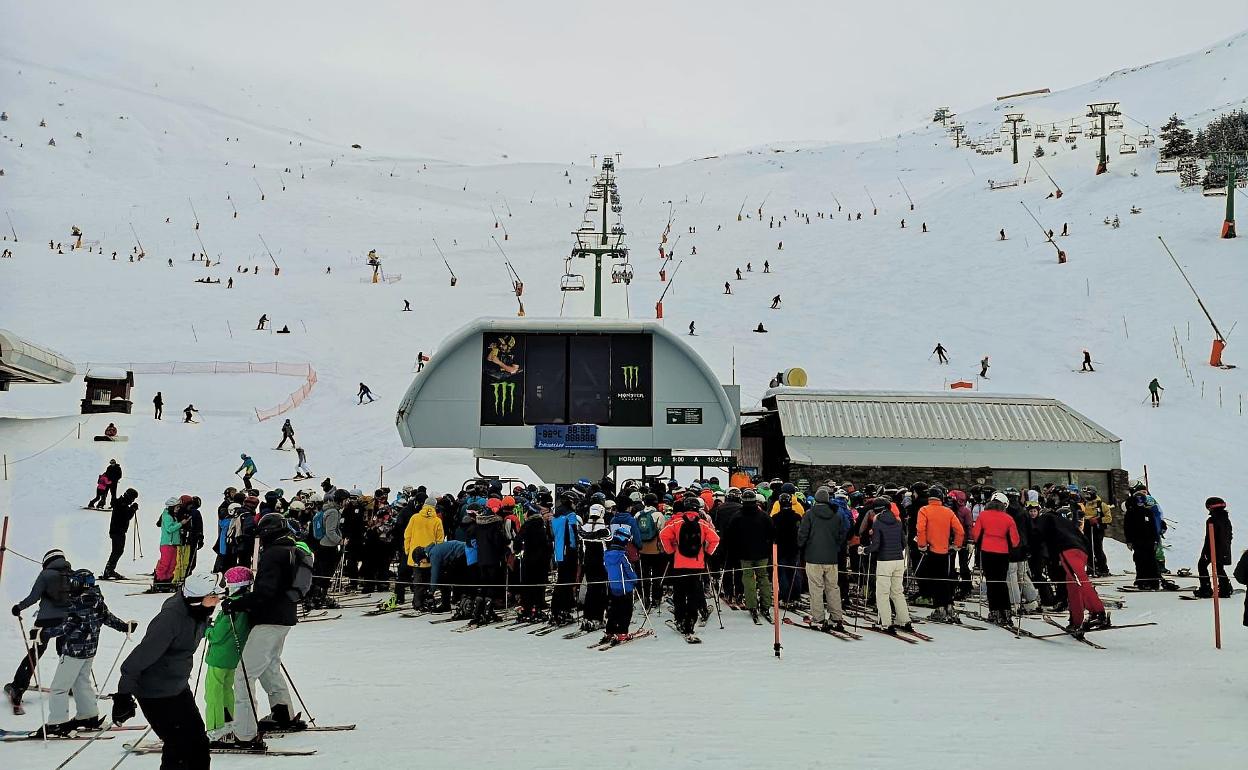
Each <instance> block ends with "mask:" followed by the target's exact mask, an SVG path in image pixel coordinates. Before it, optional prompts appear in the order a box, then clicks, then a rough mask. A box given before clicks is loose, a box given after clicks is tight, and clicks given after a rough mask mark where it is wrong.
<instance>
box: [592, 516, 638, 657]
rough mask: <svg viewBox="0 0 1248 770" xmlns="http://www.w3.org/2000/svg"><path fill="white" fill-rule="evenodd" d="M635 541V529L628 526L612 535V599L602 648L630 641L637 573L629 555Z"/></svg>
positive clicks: (608, 558) (606, 562)
mask: <svg viewBox="0 0 1248 770" xmlns="http://www.w3.org/2000/svg"><path fill="white" fill-rule="evenodd" d="M632 540H633V532H632V529H631V528H630V527H629V526H628V525H627V524H621V525H620V526H619V527H617V528H616V529H615V532H614V533H613V534H612V535H611V542H610V543H609V544H608V545H607V550H606V553H605V554H603V567H604V569H605V571H606V574H607V581H608V582H607V586H608V590H609V592H610V596H609V597H608V599H607V627H606V632H605V633H604V634H603V637H602V640H601V642H600V643H602V644H606V643H608V642H613V643H615V644H619V643H620V642H623V641H626V640H627V639H628V628H629V626H630V625H632V622H633V591H635V590H636V589H637V573H636V572H634V571H633V566H632V565H631V564H630V563H629V561H628V552H627V548H628V544H629V543H631V542H632Z"/></svg>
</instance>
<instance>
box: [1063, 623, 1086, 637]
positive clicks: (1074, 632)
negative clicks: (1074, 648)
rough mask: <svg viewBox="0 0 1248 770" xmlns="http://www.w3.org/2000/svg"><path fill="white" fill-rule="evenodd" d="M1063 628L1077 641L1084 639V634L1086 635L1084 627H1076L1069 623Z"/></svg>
mask: <svg viewBox="0 0 1248 770" xmlns="http://www.w3.org/2000/svg"><path fill="white" fill-rule="evenodd" d="M1063 628H1064V629H1065V631H1066V633H1068V634H1070V635H1071V636H1073V637H1075V638H1076V639H1082V638H1083V633H1084V631H1083V626H1076V625H1075V624H1074V623H1067V624H1066V625H1065V626H1063Z"/></svg>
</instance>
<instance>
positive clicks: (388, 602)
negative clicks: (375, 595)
mask: <svg viewBox="0 0 1248 770" xmlns="http://www.w3.org/2000/svg"><path fill="white" fill-rule="evenodd" d="M398 606H399V597H398V596H397V595H395V594H390V595H389V596H387V597H386V598H385V599H382V600H381V601H379V602H377V609H379V610H393V609H398Z"/></svg>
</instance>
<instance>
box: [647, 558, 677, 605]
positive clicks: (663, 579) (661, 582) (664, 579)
mask: <svg viewBox="0 0 1248 770" xmlns="http://www.w3.org/2000/svg"><path fill="white" fill-rule="evenodd" d="M671 566H672V560H671V559H668V560H667V561H666V562H664V564H663V577H661V578H659V600H658V601H657V602H654V590H653V589H652V590H651V591H650V601H652V602H654V604H655V605H656V607H655V610H654V616H655V617H656V618H657V617H658V616H659V615H662V614H663V586H664V585H666V583H667V571H668V570H669V569H671Z"/></svg>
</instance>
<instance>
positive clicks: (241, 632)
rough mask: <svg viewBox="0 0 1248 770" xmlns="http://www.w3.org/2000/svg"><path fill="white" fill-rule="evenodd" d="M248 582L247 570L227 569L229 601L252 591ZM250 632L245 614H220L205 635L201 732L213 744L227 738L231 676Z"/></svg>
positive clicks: (232, 701) (236, 612)
mask: <svg viewBox="0 0 1248 770" xmlns="http://www.w3.org/2000/svg"><path fill="white" fill-rule="evenodd" d="M251 579H252V574H251V570H250V569H248V568H246V567H230V569H228V570H227V571H226V573H225V589H226V592H227V595H228V597H229V598H230V600H231V601H238V600H239V599H240V598H242V596H243V595H244V593H246V591H247V590H248V589H249V588H250V587H251ZM250 628H251V624H250V622H249V621H248V618H247V613H245V612H238V611H235V612H234V613H233V614H228V615H227V614H226V613H224V612H222V613H220V614H218V615H217V616H216V617H215V618H213V621H212V623H211V624H209V626H208V630H207V632H206V633H205V636H207V638H208V651H207V652H206V653H205V654H204V665H205V666H206V668H207V671H206V672H205V677H204V728H205V729H206V730H207V732H208V738H209V739H210V740H211V741H212V742H214V743H215V742H217V741H220V740H222V739H223V738H225V737H226V736H227V735H228V734H229V728H227V727H226V724H227V723H228V722H229V719H230V715H231V714H233V713H234V677H235V673H234V672H235V669H237V668H238V660H239V658H240V657H242V649H243V647H244V645H246V644H247V632H248V631H249V630H250ZM226 745H229V744H228V743H227V744H226Z"/></svg>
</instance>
